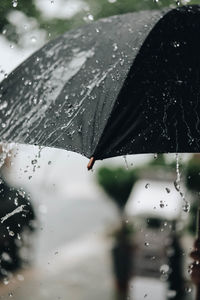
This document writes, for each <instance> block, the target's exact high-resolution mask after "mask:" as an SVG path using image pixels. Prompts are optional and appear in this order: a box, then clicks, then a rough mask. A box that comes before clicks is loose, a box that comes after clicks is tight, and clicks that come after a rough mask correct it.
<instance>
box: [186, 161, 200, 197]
mask: <svg viewBox="0 0 200 300" xmlns="http://www.w3.org/2000/svg"><path fill="white" fill-rule="evenodd" d="M186 186H187V188H188V189H190V190H191V191H192V192H200V158H197V156H193V157H192V158H191V160H190V161H189V162H188V165H187V168H186Z"/></svg>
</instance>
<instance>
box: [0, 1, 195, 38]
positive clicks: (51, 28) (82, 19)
mask: <svg viewBox="0 0 200 300" xmlns="http://www.w3.org/2000/svg"><path fill="white" fill-rule="evenodd" d="M72 1H74V0H68V1H65V4H67V3H69V4H70V2H72ZM84 3H85V6H84V8H83V9H82V8H81V9H80V10H79V11H77V13H75V14H74V15H73V16H72V17H71V18H60V17H59V16H58V17H53V18H50V19H46V18H45V17H44V16H43V14H42V11H41V10H40V8H39V7H38V5H37V2H36V1H34V0H29V1H27V0H2V1H1V2H0V32H5V30H6V37H7V38H8V39H9V40H12V41H14V42H16V43H17V42H18V41H19V39H20V37H19V33H18V32H17V28H16V25H15V24H13V22H11V19H12V18H9V16H10V15H11V14H12V13H13V12H16V11H18V12H22V13H23V14H24V15H25V16H27V17H29V18H34V19H35V20H36V21H37V24H38V27H39V28H41V29H45V30H46V31H47V32H48V33H49V34H50V36H51V38H53V37H55V36H57V35H59V34H61V33H63V32H64V31H67V30H69V29H72V28H75V27H77V26H81V25H84V24H85V23H87V22H91V21H92V20H97V19H99V18H104V17H109V16H113V15H117V14H123V13H128V12H134V11H139V10H146V9H161V8H163V7H169V6H170V7H176V6H177V5H183V4H187V1H186V0H178V1H176V0H85V1H84ZM190 4H199V0H192V1H190ZM48 5H54V3H53V1H49V3H48ZM87 16H88V18H87Z"/></svg>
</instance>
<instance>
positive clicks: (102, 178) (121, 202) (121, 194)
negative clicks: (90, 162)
mask: <svg viewBox="0 0 200 300" xmlns="http://www.w3.org/2000/svg"><path fill="white" fill-rule="evenodd" d="M136 172H137V171H136V170H133V169H132V170H127V169H125V168H122V167H117V168H115V167H102V168H100V169H99V170H98V172H97V181H98V183H99V184H100V186H101V187H102V188H103V189H104V191H105V192H106V193H107V195H108V196H109V197H110V198H111V199H112V200H113V201H114V202H115V204H116V205H117V206H118V208H119V209H120V210H121V211H123V208H124V206H125V205H126V202H127V200H128V197H129V195H130V192H131V190H132V187H133V185H134V184H135V182H136V181H137V179H138V176H137V174H136Z"/></svg>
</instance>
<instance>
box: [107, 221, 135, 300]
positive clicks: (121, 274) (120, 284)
mask: <svg viewBox="0 0 200 300" xmlns="http://www.w3.org/2000/svg"><path fill="white" fill-rule="evenodd" d="M133 249H134V247H133V244H132V242H131V240H130V238H129V234H127V225H126V224H125V223H122V228H120V230H119V232H118V236H116V237H115V243H114V246H113V248H112V258H113V271H114V275H115V283H116V292H117V299H118V300H126V299H127V296H128V287H129V280H130V278H131V275H132V268H133V264H132V259H133Z"/></svg>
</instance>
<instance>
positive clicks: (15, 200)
mask: <svg viewBox="0 0 200 300" xmlns="http://www.w3.org/2000/svg"><path fill="white" fill-rule="evenodd" d="M14 203H15V205H16V206H17V205H18V198H15V199H14Z"/></svg>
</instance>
